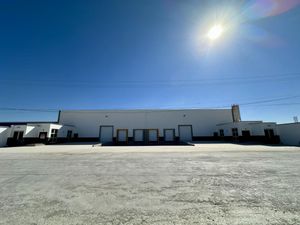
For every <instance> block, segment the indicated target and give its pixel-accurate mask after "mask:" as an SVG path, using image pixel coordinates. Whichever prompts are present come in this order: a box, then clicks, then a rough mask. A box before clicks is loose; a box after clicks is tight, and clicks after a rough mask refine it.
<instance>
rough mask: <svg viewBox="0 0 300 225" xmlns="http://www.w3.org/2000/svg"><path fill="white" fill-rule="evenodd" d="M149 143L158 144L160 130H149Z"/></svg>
mask: <svg viewBox="0 0 300 225" xmlns="http://www.w3.org/2000/svg"><path fill="white" fill-rule="evenodd" d="M148 142H158V129H149V130H148Z"/></svg>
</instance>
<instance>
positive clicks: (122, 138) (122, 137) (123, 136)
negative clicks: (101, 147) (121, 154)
mask: <svg viewBox="0 0 300 225" xmlns="http://www.w3.org/2000/svg"><path fill="white" fill-rule="evenodd" d="M127 140H128V130H127V129H118V130H117V141H118V142H127Z"/></svg>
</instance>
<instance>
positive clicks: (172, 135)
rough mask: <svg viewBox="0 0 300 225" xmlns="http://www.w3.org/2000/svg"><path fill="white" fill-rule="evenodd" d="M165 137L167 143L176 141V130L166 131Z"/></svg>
mask: <svg viewBox="0 0 300 225" xmlns="http://www.w3.org/2000/svg"><path fill="white" fill-rule="evenodd" d="M164 137H165V141H166V142H172V141H175V129H164Z"/></svg>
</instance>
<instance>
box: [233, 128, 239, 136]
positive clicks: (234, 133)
mask: <svg viewBox="0 0 300 225" xmlns="http://www.w3.org/2000/svg"><path fill="white" fill-rule="evenodd" d="M231 130H232V136H233V137H238V136H239V132H238V129H237V128H232V129H231Z"/></svg>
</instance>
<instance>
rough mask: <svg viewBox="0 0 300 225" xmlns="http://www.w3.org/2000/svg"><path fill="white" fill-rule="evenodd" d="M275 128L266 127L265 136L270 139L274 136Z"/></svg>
mask: <svg viewBox="0 0 300 225" xmlns="http://www.w3.org/2000/svg"><path fill="white" fill-rule="evenodd" d="M274 136H275V135H274V130H273V129H265V137H266V138H268V139H273V138H274Z"/></svg>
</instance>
